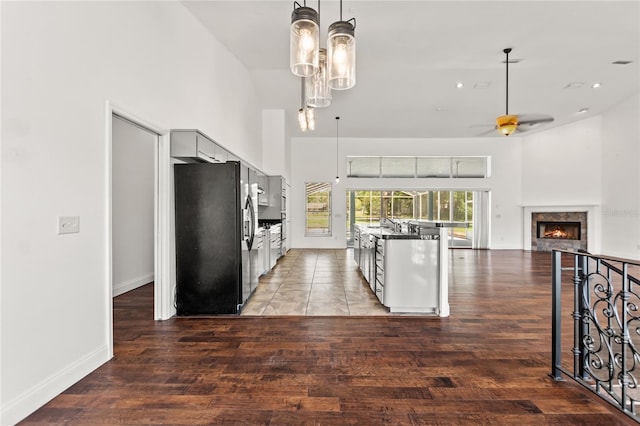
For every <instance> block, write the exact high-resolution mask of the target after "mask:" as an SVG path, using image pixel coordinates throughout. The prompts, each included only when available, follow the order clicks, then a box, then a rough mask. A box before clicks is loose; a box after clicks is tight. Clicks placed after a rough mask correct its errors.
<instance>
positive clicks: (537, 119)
mask: <svg viewBox="0 0 640 426" xmlns="http://www.w3.org/2000/svg"><path fill="white" fill-rule="evenodd" d="M552 121H554V118H553V117H552V116H550V115H546V114H519V115H518V124H519V125H523V126H534V125H536V124H541V123H551V122H552Z"/></svg>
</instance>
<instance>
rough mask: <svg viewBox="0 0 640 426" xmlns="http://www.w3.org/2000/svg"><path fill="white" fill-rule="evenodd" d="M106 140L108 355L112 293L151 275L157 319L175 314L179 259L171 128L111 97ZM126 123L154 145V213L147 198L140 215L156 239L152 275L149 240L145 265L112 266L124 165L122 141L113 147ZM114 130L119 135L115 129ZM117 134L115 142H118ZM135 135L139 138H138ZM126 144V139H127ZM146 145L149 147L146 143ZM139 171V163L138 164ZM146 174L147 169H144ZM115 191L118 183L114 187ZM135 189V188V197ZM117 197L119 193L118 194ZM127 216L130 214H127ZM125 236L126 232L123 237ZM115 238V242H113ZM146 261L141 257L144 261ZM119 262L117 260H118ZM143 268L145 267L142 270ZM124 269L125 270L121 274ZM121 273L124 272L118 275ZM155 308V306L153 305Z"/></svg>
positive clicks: (130, 286) (129, 129)
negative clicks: (130, 268)
mask: <svg viewBox="0 0 640 426" xmlns="http://www.w3.org/2000/svg"><path fill="white" fill-rule="evenodd" d="M105 118H106V123H107V125H106V143H107V156H106V158H107V163H106V169H107V185H108V191H107V199H106V206H107V208H106V214H107V217H108V221H107V230H106V233H107V247H106V251H105V263H106V266H107V268H106V282H107V287H106V300H105V302H106V304H107V305H106V312H107V313H108V327H107V333H108V340H107V343H108V347H109V355H110V356H113V297H114V295H115V294H119V293H121V292H123V291H128V289H133V288H135V287H136V286H137V285H139V284H144V282H145V281H148V280H149V279H150V280H152V281H153V284H152V287H153V289H152V293H153V300H154V305H153V319H155V320H165V319H169V318H171V317H172V316H173V315H174V314H175V308H174V307H173V297H172V294H173V291H174V290H175V289H174V287H175V285H174V284H172V283H175V262H172V261H171V259H172V247H171V243H172V239H171V235H172V230H173V228H172V216H171V211H172V207H173V205H172V194H173V193H172V190H171V174H170V171H171V158H170V140H169V139H170V138H169V130H166V129H162V128H160V127H158V126H156V125H153V124H150V123H149V122H147V121H145V120H143V119H140V118H139V117H137V116H136V115H135V114H132V113H131V112H129V111H127V110H125V109H123V108H121V107H119V106H115V105H114V104H113V103H111V102H110V101H107V104H106V117H105ZM120 127H122V128H123V129H125V132H129V131H130V132H132V133H134V134H135V133H137V132H141V133H140V135H142V139H143V140H146V141H147V142H149V143H150V144H151V145H152V148H151V154H150V153H149V151H147V153H146V154H143V155H144V157H146V159H147V160H149V159H150V161H151V162H152V165H151V166H150V168H151V170H152V174H153V177H152V182H153V190H152V195H151V197H150V198H151V199H152V200H153V201H152V203H153V209H152V213H151V214H149V213H148V211H149V210H148V204H147V207H145V210H146V213H145V214H144V215H142V217H143V220H142V223H143V224H142V225H140V223H141V222H140V221H139V220H138V222H137V223H138V226H144V227H146V234H147V237H146V241H149V240H151V241H152V243H151V244H152V246H153V248H152V253H153V262H152V271H153V273H152V275H151V274H150V273H149V267H148V265H149V262H148V258H149V252H148V245H147V246H146V247H145V249H144V251H145V254H144V255H143V257H144V258H146V259H147V261H146V263H145V265H146V267H145V268H138V269H137V270H136V271H137V272H134V273H129V274H128V276H129V277H130V278H129V279H123V278H122V277H123V276H125V275H127V274H126V273H124V271H125V270H122V271H120V272H118V271H115V270H114V259H115V262H116V263H117V262H118V260H117V257H118V256H119V254H114V251H115V250H118V248H117V247H119V244H120V243H118V238H119V237H118V236H117V234H118V233H119V232H120V231H121V229H122V228H119V229H118V230H115V233H116V241H114V219H115V225H116V226H119V225H118V219H117V218H114V201H115V203H116V216H117V215H118V213H117V209H118V207H117V204H118V201H117V200H114V194H113V191H114V179H115V180H116V186H117V185H118V183H117V180H118V179H119V177H115V178H114V175H115V174H118V170H119V169H120V165H118V163H117V162H118V160H117V159H116V164H115V165H114V149H115V150H116V153H115V154H116V155H118V154H117V151H118V150H119V149H120V148H119V147H118V146H116V147H114V143H115V144H119V143H120V142H119V141H118V139H119V138H120V136H119V135H118V132H119V130H122V129H119V128H120ZM114 131H115V133H116V134H115V135H114ZM114 139H115V142H114ZM134 139H135V138H134ZM125 146H126V144H125ZM145 148H149V147H148V146H146V147H145ZM130 167H134V168H136V165H135V164H134V165H132V166H130ZM145 168H146V169H147V170H148V169H149V164H148V163H147V166H146V167H145ZM137 170H138V171H140V170H141V169H137ZM145 173H146V176H147V178H148V171H147V172H145ZM132 176H133V177H131V176H130V177H129V179H128V180H125V182H126V183H127V184H128V183H130V182H133V181H135V180H137V179H138V177H137V176H135V174H134V175H132ZM146 188H147V189H143V190H142V189H141V190H139V191H143V192H145V193H146V194H147V195H148V192H149V189H148V188H149V183H148V181H147V183H146ZM116 191H117V189H116ZM136 194H137V192H135V191H134V197H135V196H137V195H136ZM116 197H118V195H117V194H116ZM145 197H147V196H146V195H145ZM147 198H148V197H147ZM124 217H125V218H126V217H127V214H125V215H124ZM149 226H152V227H153V228H152V229H153V231H152V236H153V237H152V239H151V238H149V237H148V232H149V231H148V230H149ZM125 238H126V237H125ZM114 243H115V246H114ZM141 265H142V263H141ZM116 268H117V266H116ZM140 271H143V272H142V273H140ZM121 272H122V274H121ZM119 277H120V278H119ZM150 311H151V310H150Z"/></svg>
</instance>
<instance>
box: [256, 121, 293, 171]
mask: <svg viewBox="0 0 640 426" xmlns="http://www.w3.org/2000/svg"><path fill="white" fill-rule="evenodd" d="M285 153H286V140H285V113H284V110H282V109H265V110H263V111H262V167H261V170H262V171H263V172H264V173H266V174H267V175H269V176H285V178H286V177H287V175H288V172H289V166H288V164H287V162H286V155H285Z"/></svg>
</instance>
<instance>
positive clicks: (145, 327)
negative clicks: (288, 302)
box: [23, 250, 635, 425]
mask: <svg viewBox="0 0 640 426" xmlns="http://www.w3.org/2000/svg"><path fill="white" fill-rule="evenodd" d="M334 252H336V253H337V251H334ZM550 259H551V256H550V254H548V253H528V252H522V251H471V250H453V251H451V252H450V268H451V273H450V293H449V294H450V304H451V316H450V317H448V318H437V317H428V316H393V315H391V316H389V315H387V316H377V317H372V316H350V317H323V316H280V317H276V316H272V317H259V316H255V317H250V316H242V317H233V318H232V317H215V318H174V319H171V320H169V321H163V322H156V321H153V320H152V309H153V303H152V291H153V290H152V287H151V286H145V287H142V288H140V289H137V290H134V291H132V292H130V293H127V294H125V295H122V296H119V297H117V298H116V299H115V300H114V345H115V357H114V358H113V360H111V361H110V362H108V363H106V364H105V365H103V366H102V367H100V368H98V369H97V370H96V371H94V372H93V373H91V374H90V375H89V376H87V377H86V378H84V379H83V380H81V381H80V382H78V383H77V384H76V385H74V386H72V387H71V388H70V389H68V390H67V391H65V392H64V393H62V394H61V395H60V396H58V397H57V398H55V399H54V400H52V401H51V402H50V403H48V404H47V405H46V406H44V407H42V408H41V409H39V410H38V411H37V412H35V413H34V414H32V415H31V416H30V417H28V418H27V419H26V420H25V421H24V422H23V424H25V425H31V424H68V425H100V424H109V425H110V424H127V425H134V424H174V425H178V424H180V425H190V424H216V425H246V424H258V425H343V424H353V425H379V424H393V425H404V424H406V425H544V424H551V425H574V424H577V425H626V424H629V425H631V424H635V423H634V422H633V421H632V420H631V419H629V418H628V417H627V416H625V415H624V414H621V413H618V412H616V411H615V410H614V409H613V408H612V407H611V406H610V405H608V404H607V403H605V402H603V401H601V400H599V399H598V398H597V397H596V396H594V395H592V394H591V393H589V392H588V391H586V390H584V389H582V388H580V387H579V386H578V385H576V384H574V383H572V382H570V381H564V382H554V381H553V380H551V379H550V378H549V377H548V374H549V372H550V358H551V356H550V334H551V331H550V327H551V309H550V303H551V291H550V276H551V273H550ZM277 273H278V270H277V267H276V269H275V270H274V271H273V272H272V274H277ZM362 285H363V286H364V285H366V284H365V283H364V282H363V284H362ZM566 350H569V349H566Z"/></svg>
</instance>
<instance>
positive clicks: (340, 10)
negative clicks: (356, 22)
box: [340, 0, 342, 21]
mask: <svg viewBox="0 0 640 426" xmlns="http://www.w3.org/2000/svg"><path fill="white" fill-rule="evenodd" d="M340 21H342V0H340Z"/></svg>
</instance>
